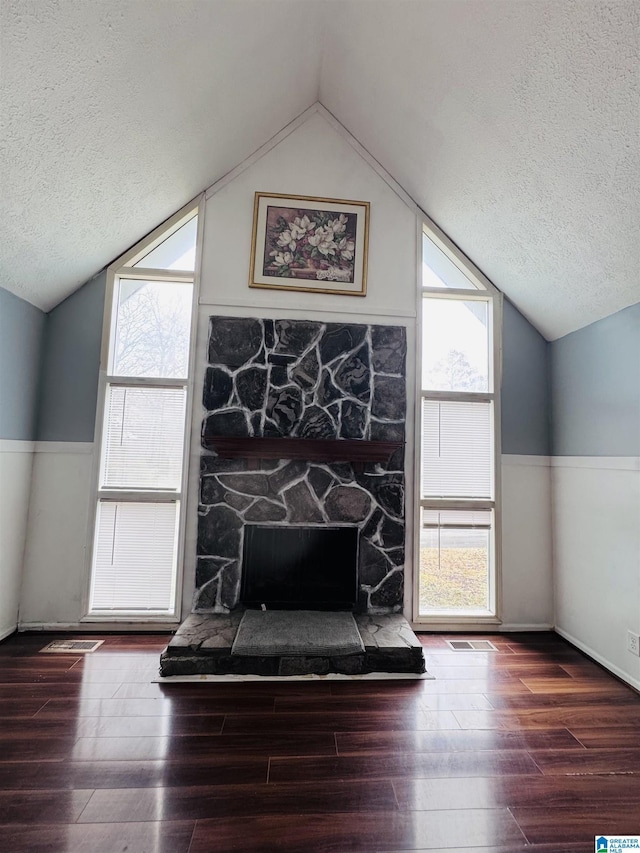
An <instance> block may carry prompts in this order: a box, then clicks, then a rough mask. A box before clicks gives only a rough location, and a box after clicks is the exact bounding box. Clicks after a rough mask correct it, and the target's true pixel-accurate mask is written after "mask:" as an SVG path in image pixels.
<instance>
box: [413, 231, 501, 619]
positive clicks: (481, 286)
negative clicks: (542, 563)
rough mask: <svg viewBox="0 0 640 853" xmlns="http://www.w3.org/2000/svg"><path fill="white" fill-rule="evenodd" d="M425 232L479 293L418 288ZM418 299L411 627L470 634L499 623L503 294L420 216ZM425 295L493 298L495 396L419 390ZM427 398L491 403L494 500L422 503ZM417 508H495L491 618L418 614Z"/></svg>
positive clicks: (467, 298) (473, 614)
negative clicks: (423, 429) (423, 402)
mask: <svg viewBox="0 0 640 853" xmlns="http://www.w3.org/2000/svg"><path fill="white" fill-rule="evenodd" d="M423 234H426V235H427V237H428V238H429V239H430V240H432V241H433V242H434V243H435V245H436V246H437V247H438V248H439V249H440V250H441V251H442V252H443V253H444V254H445V255H446V256H447V258H448V259H449V260H450V261H451V262H452V263H453V264H454V265H455V266H457V267H458V269H459V270H461V271H462V272H463V273H464V275H465V276H467V278H469V279H470V280H471V281H473V282H475V283H476V284H477V285H478V289H475V288H473V289H471V288H470V289H469V290H462V289H459V288H446V287H442V288H440V287H438V288H436V287H425V286H423V284H422V237H423ZM416 242H417V247H416V249H417V251H416V255H417V288H416V290H417V301H416V317H417V321H416V348H417V350H418V353H419V356H418V358H417V365H416V389H415V394H416V396H415V399H416V406H415V421H414V435H415V436H416V440H415V453H414V501H413V507H414V516H415V521H414V542H413V553H414V555H415V558H414V571H413V584H412V593H413V600H412V619H413V622H412V624H413V627H414V628H416V629H418V630H419V629H423V630H424V629H425V628H429V629H430V630H437V631H456V630H473V629H474V628H478V629H483V628H488V627H490V626H494V625H500V624H502V616H501V614H502V476H501V448H502V439H501V391H502V316H503V310H502V309H503V296H502V293H501V292H500V291H499V290H498V289H497V288H496V287H495V286H494V285H493V284H492V283H491V282H490V281H489V279H488V278H487V277H486V276H485V275H483V274H482V272H480V270H478V269H477V267H475V265H474V264H473V263H472V262H471V261H470V260H469V259H468V258H466V257H465V255H464V254H463V253H462V252H461V251H460V250H459V249H458V247H457V246H456V245H455V244H454V243H452V241H451V240H449V238H448V237H447V236H446V235H445V234H444V233H443V232H442V231H441V230H440V229H439V228H438V227H437V225H435V223H433V222H431V220H429V219H428V218H427V217H426V216H424V217H423V218H418V224H417V240H416ZM424 294H428V295H429V297H430V298H436V299H464V300H465V301H469V300H472V299H480V300H486V299H487V297H489V298H490V299H491V300H492V311H491V312H490V316H491V324H492V326H491V334H492V339H493V351H492V358H491V359H490V365H489V370H490V372H491V380H492V386H493V392H492V393H491V394H482V393H474V392H468V393H466V392H465V393H462V394H456V393H455V392H451V393H450V392H438V391H430V392H428V395H425V393H424V392H423V390H422V357H421V352H422V350H421V348H422V306H423V298H424ZM425 396H428V398H429V399H433V400H436V399H446V400H457V399H460V400H464V401H478V402H480V401H488V400H493V412H494V425H493V441H494V448H493V450H494V500H493V501H482V500H452V499H446V498H445V499H434V498H427V499H423V498H422V495H421V489H420V486H421V450H420V448H421V436H422V400H423V398H424V397H425ZM421 507H429V508H431V509H436V508H440V509H442V508H449V509H473V508H477V509H487V508H492V509H493V530H492V540H491V544H490V548H491V551H492V554H493V566H492V571H490V579H489V593H490V596H492V597H493V602H494V605H495V614H491V613H486V612H484V611H483V612H479V613H477V614H476V613H464V614H463V613H459V614H449V613H445V612H444V611H440V612H438V611H434V613H433V615H428V616H425V615H421V614H420V612H419V610H420V565H419V563H420V529H421V527H420V509H421Z"/></svg>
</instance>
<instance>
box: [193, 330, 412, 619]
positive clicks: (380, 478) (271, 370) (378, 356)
mask: <svg viewBox="0 0 640 853" xmlns="http://www.w3.org/2000/svg"><path fill="white" fill-rule="evenodd" d="M405 359H406V334H405V329H404V328H403V327H399V326H382V325H368V324H359V323H321V322H313V321H308V320H286V319H276V320H262V319H253V318H230V317H211V318H210V322H209V341H208V367H207V370H206V375H205V382H204V389H203V405H204V409H205V412H206V414H205V416H204V419H203V425H202V445H203V449H202V457H201V473H200V507H199V519H198V547H197V569H196V590H195V596H194V605H193V609H194V612H196V613H227V612H229V611H233V610H234V609H236V608H237V607H238V605H239V602H240V590H241V577H242V564H243V550H244V542H245V528H246V527H247V526H248V525H269V526H271V527H278V526H283V527H290V526H300V527H304V528H311V527H318V528H336V527H340V526H345V527H346V526H348V527H351V528H356V529H357V531H358V548H357V554H358V556H357V591H356V596H355V599H356V602H355V606H354V609H355V610H356V611H357V612H361V613H369V614H376V613H378V614H380V613H394V612H395V613H398V612H400V611H401V610H402V603H403V586H404V562H405V551H404V540H405V524H404V496H405V482H404V437H405V419H406V387H405ZM230 439H243V440H244V439H262V440H263V441H262V445H265V444H267V443H268V442H266V440H267V439H291V440H294V441H295V440H299V441H298V445H294V444H291V443H289V444H288V445H287V446H289V447H296V452H297V450H298V449H299V446H300V445H301V444H302V443H303V442H306V444H305V446H312V445H314V443H315V446H319V447H322V448H326V447H329V444H328V442H332V445H331V446H332V447H333V448H337V450H335V451H334V452H333V459H331V458H327V457H326V454H324V455H323V454H320V455H319V456H318V455H317V454H315V455H314V453H313V452H311V453H310V454H309V456H308V458H295V457H294V458H287V457H286V456H284V457H283V458H273V457H277V456H278V453H279V452H282V453H286V452H288V451H286V450H284V449H283V450H282V451H278V452H277V453H271V454H265V456H266V457H267V458H259V457H260V454H259V453H258V454H254V455H253V456H252V457H250V456H248V455H247V456H245V457H244V458H243V456H242V454H241V453H240V454H236V455H235V456H233V457H232V458H227V457H226V456H225V454H224V452H223V451H222V450H221V446H223V445H224V443H225V441H226V442H227V444H228V442H229V440H230ZM321 442H325V443H324V444H323V443H321ZM383 442H395V447H396V448H397V449H395V451H394V452H392V453H390V454H383V456H384V458H380V459H378V460H377V461H353V460H355V459H358V458H360V457H359V456H358V452H359V451H360V450H361V449H362V448H363V447H365V445H366V446H382V443H383ZM256 444H257V442H256ZM276 445H277V443H276ZM244 446H245V447H247V446H251V445H250V444H247V443H246V442H245V444H244ZM277 446H282V445H277ZM343 447H344V448H345V452H344V454H342V453H341V452H340V451H341V449H342V448H343ZM347 447H351V448H353V452H349V453H347V452H346V448H347ZM298 455H302V456H304V455H305V453H302V454H298ZM269 456H271V457H272V458H268V457H269ZM292 456H294V454H293V452H292ZM341 456H342V458H341ZM365 458H366V457H365ZM349 460H352V461H349Z"/></svg>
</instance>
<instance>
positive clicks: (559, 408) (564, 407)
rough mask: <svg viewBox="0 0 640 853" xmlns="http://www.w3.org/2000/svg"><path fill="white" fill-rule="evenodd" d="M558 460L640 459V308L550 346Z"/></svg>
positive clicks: (599, 323)
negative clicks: (585, 458) (559, 458)
mask: <svg viewBox="0 0 640 853" xmlns="http://www.w3.org/2000/svg"><path fill="white" fill-rule="evenodd" d="M551 377H552V405H553V442H552V445H553V453H554V455H555V456H640V303H637V304H636V305H632V306H631V307H630V308H625V309H624V311H619V312H618V313H617V314H613V315H612V316H611V317H606V318H605V319H604V320H599V321H598V322H597V323H593V324H592V325H590V326H587V327H586V328H584V329H579V330H578V331H577V332H572V333H571V334H570V335H566V337H564V338H560V340H557V341H554V342H553V343H552V344H551Z"/></svg>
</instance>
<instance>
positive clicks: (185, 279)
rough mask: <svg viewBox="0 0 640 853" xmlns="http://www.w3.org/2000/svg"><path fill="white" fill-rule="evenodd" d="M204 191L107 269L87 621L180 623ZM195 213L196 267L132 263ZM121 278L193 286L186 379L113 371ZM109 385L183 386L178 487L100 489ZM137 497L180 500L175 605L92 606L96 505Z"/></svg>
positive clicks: (87, 563)
mask: <svg viewBox="0 0 640 853" xmlns="http://www.w3.org/2000/svg"><path fill="white" fill-rule="evenodd" d="M204 207H205V205H204V194H202V195H200V196H198V197H197V198H195V199H193V200H192V201H191V202H189V203H188V204H187V205H185V206H184V207H182V208H181V209H180V210H179V211H177V212H176V213H175V214H174V215H173V216H171V217H170V218H169V219H167V220H166V221H165V222H163V223H162V224H161V225H159V226H158V227H157V228H155V229H154V230H153V231H152V232H151V233H150V234H148V235H147V236H146V237H145V238H143V239H142V240H140V241H139V242H138V243H136V244H135V245H134V246H132V247H131V248H130V249H129V250H128V251H127V252H125V253H124V254H123V255H121V256H120V257H119V258H117V259H116V260H115V261H113V263H111V264H110V265H109V266H108V267H107V282H106V291H105V302H104V313H103V323H102V342H101V347H100V373H99V380H98V397H97V405H96V422H95V430H94V441H93V465H92V469H93V470H92V487H91V498H90V500H91V508H90V511H89V513H88V522H87V540H86V541H87V548H86V561H85V583H84V592H83V614H84V615H83V616H82V618H81V619H80V621H81V622H83V623H85V622H86V623H93V624H95V623H103V624H107V625H109V624H114V623H123V622H125V623H129V624H131V623H133V624H140V625H144V624H149V625H154V626H155V627H160V626H162V625H166V626H167V627H175V625H176V624H177V623H179V621H180V618H181V612H182V591H183V577H184V560H185V544H186V526H187V503H188V485H189V459H190V456H189V451H190V445H191V432H192V431H191V422H192V413H193V402H194V388H195V381H194V373H195V359H196V343H197V342H196V334H197V318H198V304H199V290H200V275H201V266H202V239H203V234H204ZM194 216H197V217H198V226H197V236H196V256H195V265H194V269H193V270H168V269H150V268H146V267H134V266H133V264H134V263H136V262H137V261H139V260H140V259H141V258H143V257H145V256H146V255H148V254H149V253H150V252H152V251H153V250H154V249H155V248H156V247H157V246H159V245H160V244H161V243H163V242H164V241H165V240H166V239H167V238H168V237H170V236H171V235H172V234H173V233H175V232H176V231H177V230H178V229H179V228H181V227H182V226H183V225H184V224H185V223H186V222H187V221H188V220H190V219H192V218H193V217H194ZM120 279H140V280H143V281H171V282H177V283H181V282H182V283H184V284H190V285H192V287H193V291H192V294H193V295H192V305H191V324H190V339H189V356H188V369H187V376H186V377H185V378H184V379H182V378H173V377H172V378H162V377H140V376H121V375H112V374H111V373H110V368H111V363H110V357H111V346H112V342H113V341H114V334H115V328H116V322H117V305H116V304H115V302H116V297H117V295H118V288H119V281H120ZM109 385H116V386H124V387H133V386H139V387H166V388H170V387H171V388H176V387H180V388H185V389H186V405H185V422H184V439H183V446H182V476H181V482H180V488H179V490H176V491H173V490H153V491H149V490H135V489H117V490H114V489H102V488H100V486H101V483H100V475H101V467H102V442H103V437H104V434H105V430H104V425H105V408H106V401H107V389H108V387H109ZM136 497H138V498H141V500H142V501H143V502H144V503H167V502H174V501H176V502H179V513H178V539H177V563H176V572H175V578H174V581H175V592H174V596H173V598H174V601H173V607H172V608H171V609H170V610H167V611H142V610H133V609H131V610H94V611H92V610H91V591H92V582H93V577H92V575H93V560H94V554H93V552H94V542H95V533H96V529H95V528H96V519H97V513H98V503H99V501H100V500H104V499H106V500H124V501H126V502H130V501H133V500H134V499H135V498H136Z"/></svg>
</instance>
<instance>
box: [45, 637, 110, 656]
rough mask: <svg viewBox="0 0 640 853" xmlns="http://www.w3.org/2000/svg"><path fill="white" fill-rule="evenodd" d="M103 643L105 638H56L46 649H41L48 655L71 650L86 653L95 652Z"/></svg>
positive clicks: (75, 652) (73, 652)
mask: <svg viewBox="0 0 640 853" xmlns="http://www.w3.org/2000/svg"><path fill="white" fill-rule="evenodd" d="M103 643H104V640H54V641H53V642H52V643H49V645H48V646H45V647H44V649H40V652H41V653H44V654H48V655H58V654H69V653H70V652H71V653H72V654H83V655H86V654H89V652H95V650H96V649H97V648H98V646H101V645H102V644H103Z"/></svg>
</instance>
